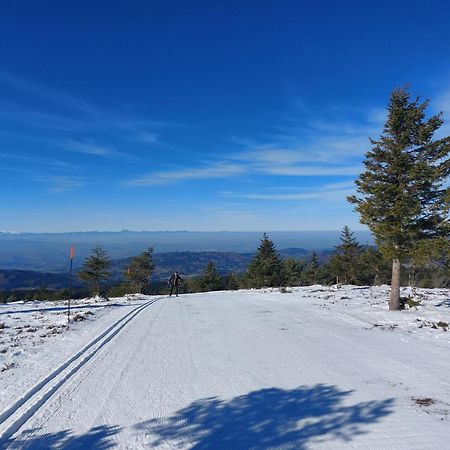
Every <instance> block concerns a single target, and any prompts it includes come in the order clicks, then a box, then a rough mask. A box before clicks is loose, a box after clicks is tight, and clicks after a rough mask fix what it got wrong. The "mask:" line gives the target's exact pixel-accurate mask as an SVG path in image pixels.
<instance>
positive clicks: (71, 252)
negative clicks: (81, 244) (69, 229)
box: [70, 245, 75, 259]
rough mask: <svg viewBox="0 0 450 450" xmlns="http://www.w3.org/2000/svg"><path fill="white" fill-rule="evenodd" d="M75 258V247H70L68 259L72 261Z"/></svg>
mask: <svg viewBox="0 0 450 450" xmlns="http://www.w3.org/2000/svg"><path fill="white" fill-rule="evenodd" d="M74 256H75V247H74V246H73V245H71V246H70V259H73V257H74Z"/></svg>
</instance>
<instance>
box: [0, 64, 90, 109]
mask: <svg viewBox="0 0 450 450" xmlns="http://www.w3.org/2000/svg"><path fill="white" fill-rule="evenodd" d="M0 84H5V85H7V86H8V87H9V88H13V89H16V90H19V91H22V92H26V93H28V94H30V95H33V96H35V97H39V98H41V99H45V100H46V101H49V102H53V103H57V104H59V105H64V106H66V107H68V108H70V109H73V110H77V111H79V112H83V113H88V114H92V113H94V112H95V111H96V110H97V108H96V107H95V106H94V105H93V104H92V103H90V102H87V101H85V100H82V99H79V98H76V97H73V96H71V95H69V94H67V93H65V92H62V91H60V90H58V89H55V88H49V87H47V86H43V85H40V84H38V83H36V82H33V81H30V80H26V79H23V78H19V77H17V76H15V75H13V74H11V73H9V72H6V71H4V70H0Z"/></svg>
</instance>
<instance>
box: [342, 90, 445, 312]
mask: <svg viewBox="0 0 450 450" xmlns="http://www.w3.org/2000/svg"><path fill="white" fill-rule="evenodd" d="M427 106H428V102H423V103H420V101H419V99H418V98H416V99H415V100H411V99H410V94H409V92H408V90H407V89H396V90H394V91H393V92H392V94H391V98H390V103H389V105H388V108H387V112H388V116H387V120H386V123H385V126H384V129H383V133H382V134H381V136H380V138H379V139H378V140H371V145H372V148H371V150H369V151H368V152H367V154H366V159H365V161H364V165H365V168H366V170H365V172H363V173H362V174H361V175H360V176H359V178H358V179H357V180H356V185H357V192H358V194H359V195H358V196H350V197H348V200H349V201H350V202H351V203H354V204H356V207H355V209H356V211H358V212H359V213H360V215H361V219H360V220H361V223H363V224H366V225H367V226H368V227H369V228H370V230H371V231H372V232H373V234H374V235H375V239H376V241H377V244H378V247H379V248H380V251H381V252H382V253H383V255H384V256H385V257H386V258H388V259H390V260H391V261H392V279H391V294H390V300H389V309H393V310H397V309H400V270H401V264H402V262H403V261H405V259H409V258H415V257H418V255H419V254H420V255H421V256H423V253H424V252H423V249H424V246H426V248H429V249H440V250H442V247H443V246H444V245H448V237H449V205H450V202H449V200H450V190H449V188H448V187H447V188H446V187H444V183H445V181H446V179H447V178H448V176H449V174H450V159H449V152H450V138H449V137H446V138H443V139H437V140H435V139H434V133H435V132H436V131H437V130H438V129H439V128H440V126H441V125H442V124H443V120H442V117H441V114H437V115H434V116H432V117H430V118H429V119H427V118H426V117H425V110H426V108H427ZM428 256H432V255H431V254H428Z"/></svg>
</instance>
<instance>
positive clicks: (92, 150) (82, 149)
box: [61, 140, 117, 157]
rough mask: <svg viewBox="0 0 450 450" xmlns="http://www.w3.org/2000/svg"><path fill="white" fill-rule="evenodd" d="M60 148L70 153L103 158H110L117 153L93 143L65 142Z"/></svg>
mask: <svg viewBox="0 0 450 450" xmlns="http://www.w3.org/2000/svg"><path fill="white" fill-rule="evenodd" d="M61 147H63V148H64V149H65V150H68V151H71V152H76V153H83V154H86V155H94V156H103V157H111V156H114V155H117V152H116V151H115V150H114V149H112V148H110V147H107V146H104V145H98V144H96V143H95V142H79V141H73V140H67V141H64V142H62V143H61Z"/></svg>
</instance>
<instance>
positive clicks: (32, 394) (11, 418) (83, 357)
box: [0, 296, 164, 447]
mask: <svg viewBox="0 0 450 450" xmlns="http://www.w3.org/2000/svg"><path fill="white" fill-rule="evenodd" d="M163 297H164V296H161V297H157V298H156V299H152V300H150V301H148V302H146V303H144V304H143V305H140V306H138V307H137V308H134V309H133V310H132V311H130V312H129V313H127V314H125V316H123V317H122V318H120V319H119V320H117V321H116V322H114V323H113V324H112V325H110V326H109V327H108V328H107V329H106V330H105V331H103V332H102V333H101V334H100V335H99V336H97V337H96V338H94V339H93V340H92V341H91V342H90V343H89V344H87V345H85V346H84V347H83V348H82V349H81V350H80V351H79V352H77V353H76V354H75V355H73V356H72V357H71V358H69V359H68V360H67V361H65V362H64V363H62V364H61V365H60V366H59V367H58V368H57V369H55V370H54V371H53V372H51V373H50V374H49V375H47V376H46V377H45V378H44V379H43V380H42V381H40V382H39V383H38V384H36V385H35V386H34V387H33V388H31V389H30V390H29V391H28V392H27V393H26V394H25V395H23V396H22V397H21V398H19V399H18V400H17V401H16V402H14V403H13V404H12V405H11V406H10V407H9V408H7V409H6V410H5V411H3V412H2V413H1V414H0V447H1V446H2V445H4V444H5V441H6V440H7V439H8V438H10V437H11V436H12V435H13V434H14V433H15V432H16V431H18V430H19V429H20V428H21V427H22V426H23V425H24V424H25V423H26V422H27V421H28V420H29V419H30V418H31V417H32V416H33V415H34V414H35V413H36V411H38V410H39V409H40V408H41V407H42V406H43V405H44V404H45V403H46V402H47V400H48V399H49V398H50V397H51V396H52V395H53V394H54V393H55V392H56V391H57V390H58V389H59V388H60V387H61V386H62V385H63V384H64V383H65V382H66V381H67V380H68V379H69V378H71V377H72V376H73V375H74V374H75V373H77V372H78V371H79V370H80V368H81V367H83V366H84V365H85V364H86V363H87V362H88V361H89V360H90V359H91V358H92V357H93V356H94V355H95V354H96V353H97V352H98V351H99V350H100V349H102V348H103V347H104V346H105V345H106V344H107V343H108V342H109V341H110V340H111V339H112V338H113V337H114V336H115V335H116V334H117V333H119V331H120V330H122V328H124V327H125V326H126V325H127V324H128V323H129V322H130V321H131V320H133V318H134V317H136V316H137V315H138V314H139V313H140V312H142V311H143V310H144V309H146V308H148V307H149V306H151V305H153V304H154V303H156V302H157V301H158V300H161V299H162V298H163ZM52 382H53V383H52Z"/></svg>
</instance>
